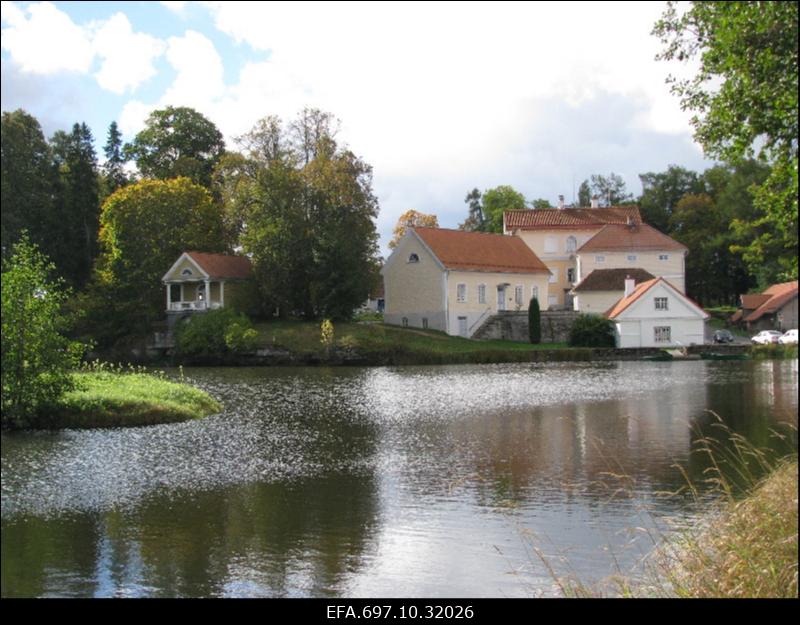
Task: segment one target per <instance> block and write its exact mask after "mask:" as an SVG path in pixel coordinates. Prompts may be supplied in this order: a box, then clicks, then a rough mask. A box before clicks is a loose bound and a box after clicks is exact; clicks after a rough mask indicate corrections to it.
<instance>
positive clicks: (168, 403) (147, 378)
mask: <svg viewBox="0 0 800 625" xmlns="http://www.w3.org/2000/svg"><path fill="white" fill-rule="evenodd" d="M73 376H74V380H75V383H76V388H75V390H72V391H69V392H68V393H66V394H65V395H64V396H63V397H62V398H61V400H60V401H59V402H58V404H57V405H55V406H52V407H51V408H49V409H47V410H46V411H43V413H42V414H41V415H40V417H39V419H38V420H37V427H39V428H46V429H56V428H101V427H132V426H142V425H154V424H157V423H175V422H178V421H187V420H189V419H197V418H200V417H204V416H207V415H210V414H213V413H215V412H219V411H220V410H221V409H222V406H221V405H220V404H219V402H217V401H216V400H215V399H213V398H212V397H211V396H210V395H208V394H207V393H205V392H204V391H201V390H200V389H197V388H194V387H193V386H189V385H187V384H182V383H177V382H172V381H170V380H167V379H166V378H165V377H163V375H162V374H154V373H145V372H143V371H141V370H137V371H123V370H120V369H117V370H114V371H108V370H105V371H104V370H95V371H85V372H79V373H74V374H73Z"/></svg>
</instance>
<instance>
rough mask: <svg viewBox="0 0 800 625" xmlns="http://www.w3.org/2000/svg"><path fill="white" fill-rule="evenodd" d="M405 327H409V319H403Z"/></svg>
mask: <svg viewBox="0 0 800 625" xmlns="http://www.w3.org/2000/svg"><path fill="white" fill-rule="evenodd" d="M403 327H404V328H407V327H408V317H403Z"/></svg>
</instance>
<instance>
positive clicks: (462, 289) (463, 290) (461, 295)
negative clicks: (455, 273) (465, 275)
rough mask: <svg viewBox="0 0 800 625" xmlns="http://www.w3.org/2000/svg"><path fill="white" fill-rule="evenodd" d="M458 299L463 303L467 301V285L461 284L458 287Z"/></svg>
mask: <svg viewBox="0 0 800 625" xmlns="http://www.w3.org/2000/svg"><path fill="white" fill-rule="evenodd" d="M456 301H457V302H459V303H460V304H463V303H464V302H466V301H467V285H466V284H459V285H458V286H457V287H456Z"/></svg>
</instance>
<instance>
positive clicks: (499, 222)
mask: <svg viewBox="0 0 800 625" xmlns="http://www.w3.org/2000/svg"><path fill="white" fill-rule="evenodd" d="M523 208H526V201H525V196H524V195H522V193H520V192H519V191H517V190H516V189H514V188H513V187H511V186H509V185H500V186H499V187H495V188H494V189H488V190H486V191H484V192H483V214H484V218H485V221H484V224H483V228H482V229H481V230H482V231H483V232H495V233H502V232H503V212H504V211H507V210H518V209H523Z"/></svg>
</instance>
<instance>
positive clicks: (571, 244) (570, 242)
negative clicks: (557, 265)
mask: <svg viewBox="0 0 800 625" xmlns="http://www.w3.org/2000/svg"><path fill="white" fill-rule="evenodd" d="M577 249H578V239H576V238H575V237H571V236H570V237H567V254H574V253H575V250H577Z"/></svg>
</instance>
